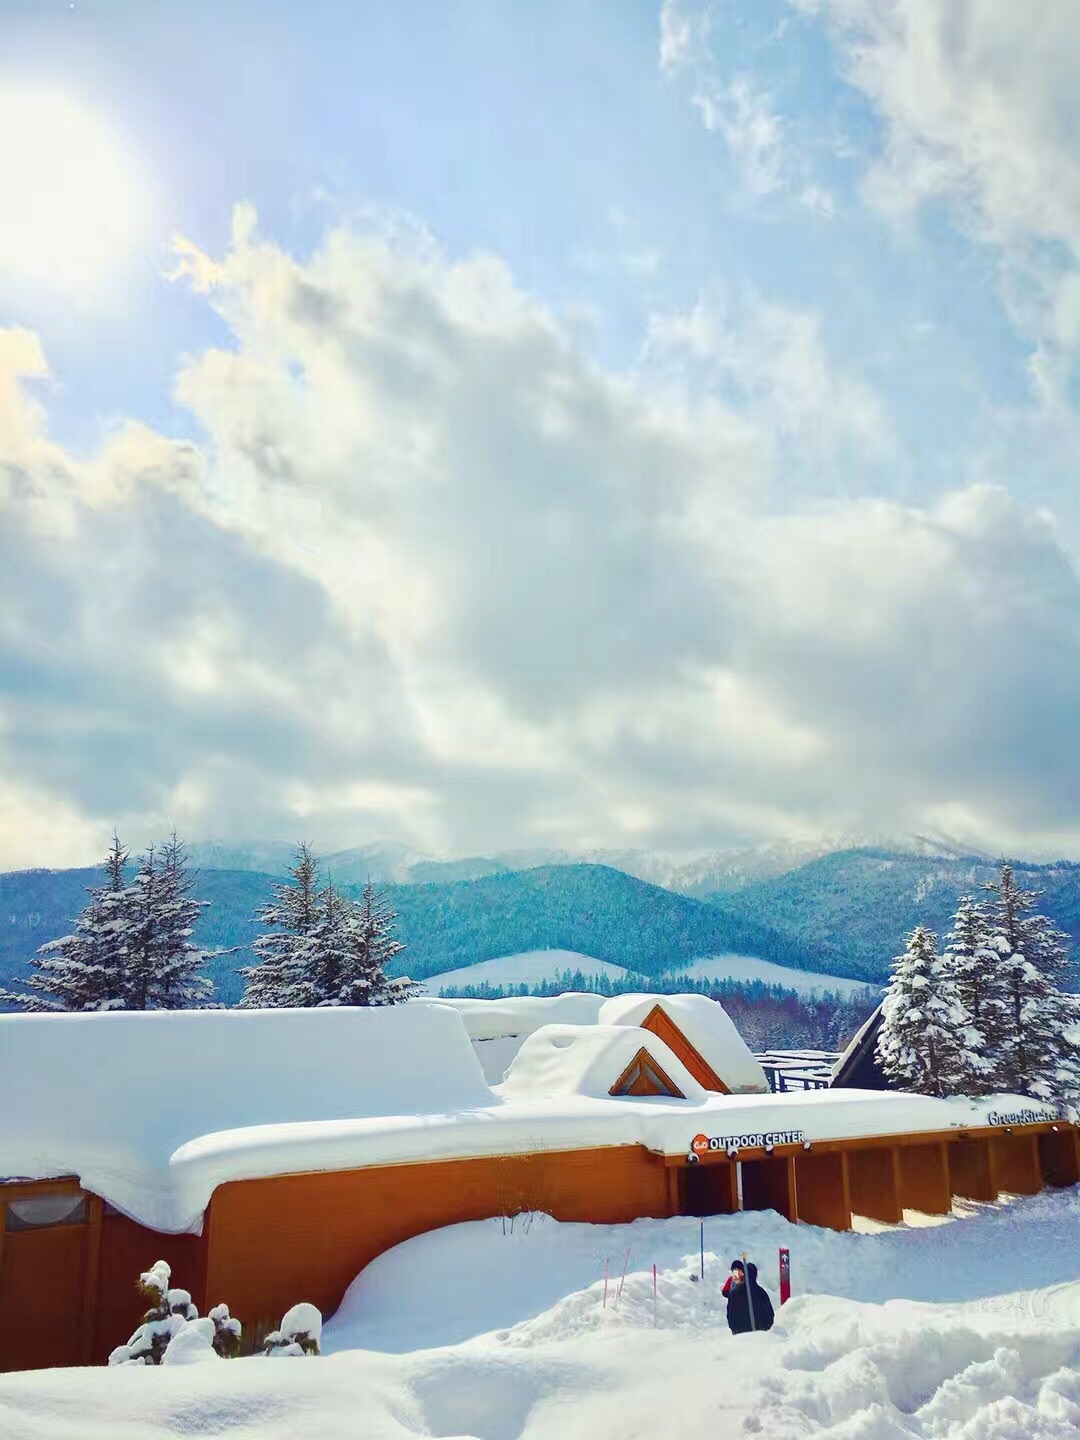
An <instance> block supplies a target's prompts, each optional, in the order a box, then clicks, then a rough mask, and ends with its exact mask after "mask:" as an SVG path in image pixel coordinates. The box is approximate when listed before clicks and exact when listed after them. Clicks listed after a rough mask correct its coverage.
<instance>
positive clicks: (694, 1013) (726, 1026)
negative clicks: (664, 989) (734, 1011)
mask: <svg viewBox="0 0 1080 1440" xmlns="http://www.w3.org/2000/svg"><path fill="white" fill-rule="evenodd" d="M657 1006H659V1007H660V1009H661V1010H662V1011H663V1012H664V1014H665V1015H666V1016H667V1017H668V1019H669V1020H671V1021H672V1022H673V1023H674V1024H675V1025H677V1026H678V1027H679V1029H680V1030H681V1031H682V1033H683V1034H684V1035H685V1036H686V1038H687V1040H689V1042H690V1044H691V1045H692V1046H693V1047H694V1049H695V1050H696V1051H697V1052H698V1054H699V1055H700V1056H701V1057H702V1059H703V1060H705V1061H706V1062H707V1063H708V1064H709V1065H710V1066H711V1067H712V1069H713V1070H714V1071H715V1073H716V1074H717V1076H719V1078H720V1079H721V1080H722V1081H723V1082H724V1084H725V1085H726V1086H727V1087H728V1089H729V1090H730V1091H731V1093H732V1094H733V1095H743V1094H763V1093H765V1092H767V1091H768V1088H769V1082H768V1081H767V1080H766V1078H765V1071H764V1070H763V1069H762V1068H761V1066H760V1065H759V1064H758V1062H757V1061H756V1060H755V1059H754V1057H753V1055H752V1054H751V1053H750V1050H749V1047H748V1046H747V1044H746V1041H745V1040H744V1039H743V1038H742V1036H741V1035H740V1034H739V1032H738V1030H736V1028H735V1024H734V1022H733V1021H732V1019H731V1017H730V1016H729V1015H728V1013H727V1011H726V1010H725V1009H724V1007H723V1006H722V1005H721V1004H720V1002H719V1001H717V1000H710V999H708V998H707V997H706V996H704V995H617V996H615V997H614V999H611V1000H606V1001H605V1002H604V1004H603V1005H602V1006H601V1007H600V1016H599V1019H600V1023H601V1025H640V1024H641V1023H642V1021H643V1020H645V1018H646V1017H647V1016H648V1015H649V1013H650V1012H651V1011H652V1010H654V1009H655V1008H656V1007H657Z"/></svg>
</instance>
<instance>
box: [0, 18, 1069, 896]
mask: <svg viewBox="0 0 1080 1440" xmlns="http://www.w3.org/2000/svg"><path fill="white" fill-rule="evenodd" d="M1078 72H1080V9H1078V8H1077V7H1076V5H1075V4H1074V3H1072V0H1041V3H1040V5H1039V6H1037V7H1028V6H1020V5H1017V4H1015V0H663V3H662V4H659V3H653V0H648V3H646V0H631V3H627V0H573V3H571V0H547V3H545V4H544V5H543V6H538V5H531V4H526V3H524V0H521V3H517V0H513V3H507V0H437V3H436V0H401V3H399V4H396V5H390V6H388V5H383V4H378V3H375V0H371V3H349V4H346V3H333V0H307V3H305V4H303V5H300V4H298V3H297V4H293V3H281V4H277V5H266V4H262V3H249V0H230V3H229V4H227V5H225V4H211V3H207V0H192V3H171V0H170V3H164V0H138V3H124V0H113V3H105V0H96V3H95V0H74V3H71V0H60V3H53V0H0V867H2V868H20V867H26V866H33V865H72V864H87V863H92V862H93V861H94V860H95V859H97V858H98V857H99V856H101V855H102V854H104V851H105V849H106V847H107V844H108V839H109V837H110V836H111V834H112V833H113V830H114V829H116V830H118V831H119V833H120V835H121V838H122V839H124V840H125V842H126V843H128V844H129V845H131V846H133V847H136V848H137V847H141V846H143V845H145V844H147V843H149V842H150V841H151V840H154V839H157V838H160V836H161V835H162V834H164V833H166V832H167V831H168V830H169V829H170V828H172V827H173V826H175V827H176V828H177V829H178V830H179V831H180V833H181V834H182V835H183V836H185V837H187V838H188V839H190V840H205V839H211V838H213V839H221V840H230V841H239V840H243V839H246V838H273V839H289V840H291V839H298V838H301V837H303V838H306V839H308V840H310V841H312V842H313V843H315V844H316V845H318V846H320V847H321V848H323V849H336V848H342V847H345V846H349V845H356V844H361V843H367V842H369V841H371V840H374V839H379V840H384V841H385V840H392V841H396V842H399V843H402V844H404V845H407V846H410V847H413V848H415V849H417V850H419V851H421V852H423V853H433V854H446V855H452V854H458V855H464V854H470V855H471V854H478V853H484V852H490V851H492V850H496V849H502V848H507V847H522V846H528V847H549V846H550V847H558V848H565V849H570V850H587V849H595V848H603V847H616V848H623V847H634V848H645V849H656V850H665V851H675V852H682V851H692V850H700V849H705V848H722V847H725V846H734V845H744V844H755V843H759V842H767V841H770V840H774V839H781V838H787V837H791V836H796V835H798V836H809V835H814V834H826V835H829V834H837V833H845V834H851V833H866V834H882V833H887V834H894V833H907V832H915V833H921V834H925V833H934V834H938V833H944V834H948V835H950V836H954V837H956V838H957V839H959V840H962V841H966V842H969V843H971V844H973V845H977V846H978V847H979V848H980V849H985V850H989V851H991V852H992V853H1002V852H1004V853H1011V854H1024V855H1032V856H1036V855H1040V856H1073V857H1076V856H1080V756H1078V750H1077V736H1078V734H1080V580H1078V572H1077V558H1078V556H1080V492H1078V487H1077V470H1078V460H1080V368H1078V365H1077V361H1078V358H1080V90H1078V89H1077V87H1076V85H1075V83H1074V77H1075V75H1076V74H1077V73H1078Z"/></svg>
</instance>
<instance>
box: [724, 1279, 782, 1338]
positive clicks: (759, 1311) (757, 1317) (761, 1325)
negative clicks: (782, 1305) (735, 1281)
mask: <svg viewBox="0 0 1080 1440" xmlns="http://www.w3.org/2000/svg"><path fill="white" fill-rule="evenodd" d="M748 1292H749V1298H750V1300H751V1301H752V1302H753V1306H754V1323H753V1325H752V1326H751V1324H750V1307H749V1305H748V1304H747V1293H748ZM727 1323H728V1328H729V1329H730V1331H731V1333H732V1334H733V1335H745V1334H746V1332H747V1331H748V1330H750V1329H754V1330H771V1329H772V1324H773V1308H772V1301H771V1300H770V1299H769V1296H768V1293H767V1292H766V1291H765V1290H763V1289H762V1288H761V1286H760V1285H759V1284H758V1283H757V1266H756V1265H755V1264H753V1263H752V1262H750V1263H748V1264H747V1266H746V1279H745V1280H744V1281H743V1283H742V1284H741V1285H732V1286H731V1287H730V1289H729V1290H728V1297H727Z"/></svg>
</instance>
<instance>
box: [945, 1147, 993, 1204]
mask: <svg viewBox="0 0 1080 1440" xmlns="http://www.w3.org/2000/svg"><path fill="white" fill-rule="evenodd" d="M948 1153H949V1181H950V1185H951V1187H952V1193H953V1194H954V1195H958V1196H959V1197H960V1198H961V1199H962V1200H996V1199H997V1187H996V1186H995V1185H994V1177H993V1174H992V1173H991V1169H990V1145H989V1143H988V1142H987V1141H986V1140H958V1141H956V1142H955V1144H952V1145H950V1146H949V1147H948Z"/></svg>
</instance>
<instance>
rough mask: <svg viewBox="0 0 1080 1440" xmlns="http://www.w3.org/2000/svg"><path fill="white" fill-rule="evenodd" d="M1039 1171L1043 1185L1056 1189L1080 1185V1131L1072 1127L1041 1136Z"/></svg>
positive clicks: (1044, 1133)
mask: <svg viewBox="0 0 1080 1440" xmlns="http://www.w3.org/2000/svg"><path fill="white" fill-rule="evenodd" d="M1039 1169H1040V1171H1041V1174H1042V1180H1043V1184H1045V1185H1052V1186H1054V1188H1055V1189H1064V1187H1065V1186H1067V1185H1076V1184H1080V1131H1078V1130H1075V1129H1074V1128H1073V1127H1072V1126H1071V1125H1070V1126H1066V1127H1064V1128H1062V1129H1060V1130H1047V1131H1044V1132H1043V1134H1041V1135H1040V1136H1039Z"/></svg>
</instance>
